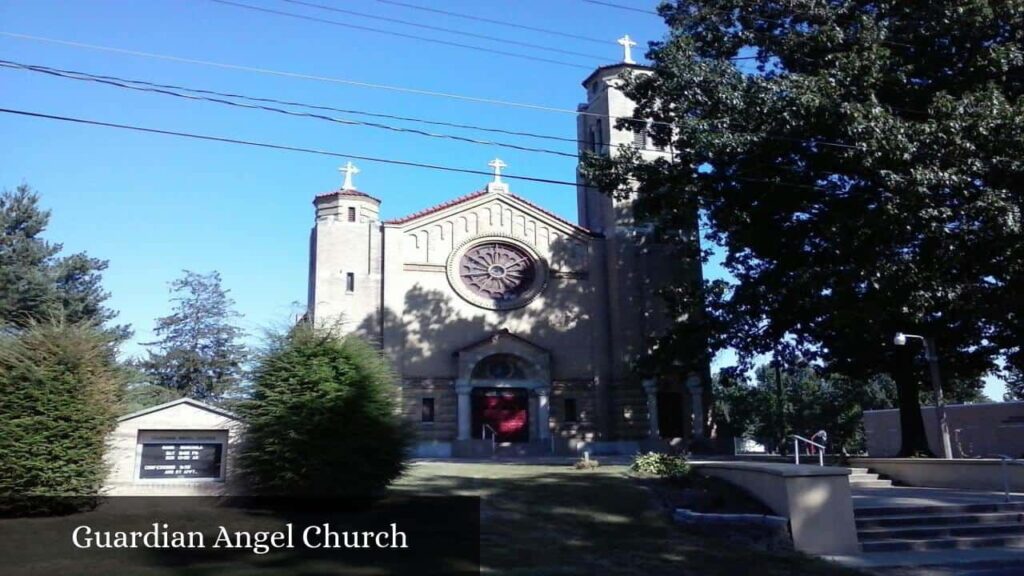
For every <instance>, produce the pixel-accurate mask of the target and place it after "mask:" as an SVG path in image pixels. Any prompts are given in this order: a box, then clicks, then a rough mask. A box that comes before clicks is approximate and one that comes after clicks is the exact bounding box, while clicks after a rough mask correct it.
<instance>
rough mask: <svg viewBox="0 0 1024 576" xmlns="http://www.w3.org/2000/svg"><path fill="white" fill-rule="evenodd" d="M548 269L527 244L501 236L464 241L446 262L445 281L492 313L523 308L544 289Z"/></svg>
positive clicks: (461, 294)
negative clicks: (493, 311)
mask: <svg viewBox="0 0 1024 576" xmlns="http://www.w3.org/2000/svg"><path fill="white" fill-rule="evenodd" d="M546 271H547V268H546V266H545V265H544V262H543V261H542V260H540V258H539V257H538V256H537V255H536V254H535V253H534V252H533V250H532V249H530V248H529V247H528V246H527V245H525V244H522V243H521V242H519V241H518V240H513V239H511V238H509V239H505V238H503V237H497V238H488V239H479V240H474V241H470V242H467V243H466V244H464V245H463V246H462V247H460V248H458V249H457V250H455V251H454V252H453V253H452V255H451V256H450V257H449V259H448V281H449V282H450V283H451V285H452V288H454V289H455V291H456V292H457V293H458V294H459V295H460V296H462V297H463V298H465V299H466V300H468V301H469V302H471V303H473V304H475V305H477V306H480V307H482V308H490V309H492V310H509V309H512V308H518V307H520V306H525V305H526V304H527V303H528V302H529V301H530V300H532V299H533V298H534V297H535V296H536V295H537V294H539V293H540V292H541V290H543V289H544V285H545V284H546V277H547V276H546Z"/></svg>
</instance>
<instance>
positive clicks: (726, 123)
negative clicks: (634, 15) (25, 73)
mask: <svg viewBox="0 0 1024 576" xmlns="http://www.w3.org/2000/svg"><path fill="white" fill-rule="evenodd" d="M660 12H661V14H662V15H663V16H664V18H665V20H666V22H667V23H668V25H669V27H670V33H669V36H668V38H667V39H666V40H665V41H664V42H660V43H655V44H654V45H653V46H652V49H651V51H650V53H649V54H648V56H649V58H650V59H651V61H652V62H653V74H652V75H648V76H643V75H634V76H632V77H630V78H628V79H627V80H626V82H625V86H624V89H625V91H626V92H627V94H628V95H630V96H631V97H632V98H633V99H634V101H636V102H637V107H636V110H635V112H634V116H635V117H637V118H639V119H641V120H640V121H643V122H653V123H652V124H651V125H650V133H651V135H652V138H653V140H654V144H655V145H663V146H668V145H669V144H671V146H672V147H671V149H672V150H674V158H673V161H671V162H669V161H665V160H658V161H655V162H650V163H648V162H644V161H642V160H641V159H640V157H639V155H638V154H637V153H636V152H635V151H634V152H630V151H628V150H627V151H623V152H622V153H621V154H619V155H618V156H617V157H615V158H612V159H602V158H599V157H592V158H589V159H588V160H587V166H586V167H585V169H584V174H585V175H586V176H587V177H589V178H590V179H591V180H592V181H594V182H595V183H597V184H598V185H599V186H600V187H601V188H602V189H604V190H621V189H624V188H625V187H626V185H627V184H629V183H631V182H635V183H636V184H637V185H638V192H637V196H636V198H637V201H636V206H637V211H638V216H639V217H640V218H642V219H646V220H648V221H649V222H650V223H651V224H652V225H653V226H654V227H655V228H656V229H660V230H662V231H663V232H664V233H663V234H662V236H663V237H665V238H671V237H672V234H671V232H672V231H673V230H679V231H685V230H688V229H689V227H688V225H689V223H690V222H691V221H692V218H693V215H694V214H695V213H699V214H700V215H701V217H702V219H703V224H704V227H705V229H706V231H707V235H706V240H707V241H709V242H711V243H713V244H715V245H717V246H718V247H719V248H720V249H721V250H722V251H723V252H724V253H725V260H724V267H725V268H726V270H727V271H728V272H729V273H730V275H731V276H732V277H733V278H735V282H734V283H728V282H725V281H713V282H705V283H704V285H703V286H701V287H700V288H699V289H698V290H693V289H692V287H691V286H690V285H687V284H685V283H683V282H680V283H678V285H676V286H670V287H669V288H668V289H667V290H666V292H667V294H668V295H669V296H670V298H669V303H670V304H672V305H673V306H674V307H675V308H676V310H674V312H677V313H680V314H682V313H685V312H686V311H687V310H689V309H690V308H692V307H694V306H695V305H696V304H701V305H704V306H706V307H707V310H708V312H707V314H706V324H707V326H708V330H709V331H710V333H711V334H712V338H711V340H710V341H711V345H712V347H713V348H722V347H726V346H732V347H734V348H736V349H737V350H738V351H739V353H740V355H741V358H742V359H743V360H744V362H745V364H744V366H741V369H746V368H747V367H749V365H750V363H751V362H752V359H753V358H754V357H756V355H758V354H764V353H770V352H773V351H774V352H777V353H779V354H780V357H781V358H782V359H783V362H784V365H786V366H792V365H793V364H792V363H791V362H789V361H788V360H787V359H788V358H792V357H795V356H796V355H797V354H799V355H800V356H802V357H804V358H807V359H810V360H818V361H820V362H821V363H822V364H823V365H824V366H825V367H826V368H827V369H828V370H829V371H831V372H833V373H836V374H841V375H844V376H846V377H848V378H851V379H853V380H855V381H866V380H869V379H871V378H873V377H876V376H879V375H889V376H891V377H892V378H893V379H894V381H895V382H896V385H897V396H898V405H899V408H900V416H901V427H902V433H903V445H902V449H901V453H902V454H903V455H913V454H918V453H928V452H929V450H928V446H927V442H926V438H925V435H924V426H923V421H922V418H921V414H920V404H919V400H918V398H919V391H920V389H921V388H922V384H924V386H930V383H929V378H928V371H927V365H926V362H925V360H924V358H923V354H922V351H921V349H920V345H919V344H917V343H916V342H913V343H911V344H908V345H907V346H905V347H896V346H894V345H893V344H892V338H893V335H894V334H895V333H896V332H900V331H902V332H910V333H917V334H924V335H928V336H931V337H933V338H935V340H936V342H937V345H938V352H939V357H940V359H941V369H942V373H943V377H944V382H946V383H949V384H950V385H956V386H966V387H968V388H974V389H978V388H980V387H981V385H982V377H983V376H984V375H985V374H986V373H990V372H992V371H993V370H994V369H995V368H996V366H997V360H998V359H999V358H1000V357H1002V358H1005V359H1013V358H1019V357H1020V353H1019V350H1020V348H1019V346H1020V342H1021V340H1022V336H1024V335H1022V332H1021V324H1020V314H1019V311H1020V306H1021V300H1022V299H1021V298H1020V286H1021V280H1022V278H1024V276H1022V273H1021V268H1022V263H1021V262H1022V255H1024V231H1022V229H1021V212H1022V198H1024V162H1022V161H1021V158H1024V99H1022V94H1024V4H1021V3H1020V2H990V1H987V0H968V1H959V0H957V1H953V0H936V1H933V2H928V3H913V2H900V1H885V2H878V1H869V0H852V1H846V2H832V1H828V2H822V1H818V0H813V1H812V0H801V1H796V2H785V3H780V2H776V1H772V0H758V1H751V2H736V1H734V0H679V1H677V2H675V3H672V4H669V3H664V4H663V5H662V7H661V8H660ZM751 55H753V57H754V58H755V60H754V61H752V62H751V61H749V60H732V59H733V58H736V57H748V56H751ZM750 66H755V67H756V70H755V69H751V68H749V67H750ZM640 121H636V120H631V119H620V120H619V121H618V124H619V126H620V127H623V128H626V127H632V128H636V127H637V125H638V123H639V122H640ZM1014 314H1016V315H1014ZM679 330H682V328H680V329H679ZM677 332H678V330H677ZM673 342H686V339H684V338H681V337H679V336H678V335H677V334H669V335H668V337H666V338H665V339H664V342H663V343H664V345H663V346H661V350H663V351H664V353H665V354H666V355H667V356H670V357H671V356H677V357H681V356H683V355H685V354H686V352H685V350H683V349H675V348H672V344H673ZM1015 351H1016V352H1015ZM1011 364H1012V365H1017V364H1016V363H1014V362H1011Z"/></svg>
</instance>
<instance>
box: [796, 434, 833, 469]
mask: <svg viewBox="0 0 1024 576" xmlns="http://www.w3.org/2000/svg"><path fill="white" fill-rule="evenodd" d="M790 438H792V439H793V455H794V456H796V463H797V464H799V463H800V442H804V443H807V444H810V445H811V446H816V447H818V448H819V449H820V452H818V466H824V465H825V447H824V446H822V445H821V444H818V443H817V442H815V441H814V440H808V439H807V438H804V437H803V436H797V435H796V434H793V435H792V436H790Z"/></svg>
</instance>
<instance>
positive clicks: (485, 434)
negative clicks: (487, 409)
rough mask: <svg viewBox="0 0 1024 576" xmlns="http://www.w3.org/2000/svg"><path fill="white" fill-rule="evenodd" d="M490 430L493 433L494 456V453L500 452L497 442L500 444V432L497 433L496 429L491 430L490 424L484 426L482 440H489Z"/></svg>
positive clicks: (492, 453)
mask: <svg viewBox="0 0 1024 576" xmlns="http://www.w3.org/2000/svg"><path fill="white" fill-rule="evenodd" d="M488 430H490V431H491V455H492V456H493V455H494V453H495V452H496V451H497V450H498V445H497V442H498V432H497V430H495V429H494V428H491V426H490V425H489V424H484V425H483V428H481V429H480V439H481V440H487V431H488Z"/></svg>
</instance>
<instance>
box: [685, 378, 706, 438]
mask: <svg viewBox="0 0 1024 576" xmlns="http://www.w3.org/2000/svg"><path fill="white" fill-rule="evenodd" d="M686 389H687V390H689V391H690V422H691V424H692V431H693V438H703V437H704V385H703V383H702V382H701V381H700V376H698V375H697V374H690V375H689V376H688V377H687V378H686Z"/></svg>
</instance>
